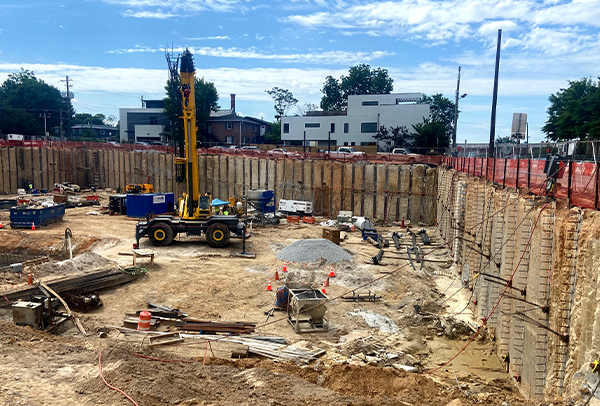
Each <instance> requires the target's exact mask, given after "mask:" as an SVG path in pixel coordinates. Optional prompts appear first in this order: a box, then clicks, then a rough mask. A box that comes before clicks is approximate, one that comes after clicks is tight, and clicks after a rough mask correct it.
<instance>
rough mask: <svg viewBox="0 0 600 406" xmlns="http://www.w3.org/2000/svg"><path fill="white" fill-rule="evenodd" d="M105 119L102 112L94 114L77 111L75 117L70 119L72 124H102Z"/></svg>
mask: <svg viewBox="0 0 600 406" xmlns="http://www.w3.org/2000/svg"><path fill="white" fill-rule="evenodd" d="M105 120H106V116H105V115H104V114H101V113H99V114H94V115H91V114H90V113H77V114H75V117H73V118H72V119H71V124H72V125H78V124H93V125H104V122H105Z"/></svg>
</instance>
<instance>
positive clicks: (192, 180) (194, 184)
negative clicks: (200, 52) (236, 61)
mask: <svg viewBox="0 0 600 406" xmlns="http://www.w3.org/2000/svg"><path fill="white" fill-rule="evenodd" d="M180 66H181V68H180V77H181V87H180V88H179V91H180V92H181V100H182V111H183V114H182V117H181V118H182V120H183V130H184V141H185V157H178V158H175V163H176V164H180V165H184V166H185V172H186V182H187V188H186V193H184V194H183V198H182V199H180V202H179V215H180V216H181V217H182V218H183V219H197V218H200V217H201V215H200V212H199V204H198V201H199V199H200V197H199V194H198V148H197V145H196V131H197V128H196V103H195V98H194V77H195V71H196V70H195V69H194V60H193V59H192V53H191V52H190V51H189V50H187V49H186V50H185V52H184V53H183V55H181V65H180Z"/></svg>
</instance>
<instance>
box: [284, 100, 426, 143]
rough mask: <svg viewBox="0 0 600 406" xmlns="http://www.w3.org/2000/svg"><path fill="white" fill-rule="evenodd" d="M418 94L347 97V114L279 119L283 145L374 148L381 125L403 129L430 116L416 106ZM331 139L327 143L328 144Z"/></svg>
mask: <svg viewBox="0 0 600 406" xmlns="http://www.w3.org/2000/svg"><path fill="white" fill-rule="evenodd" d="M422 98H423V95H422V94H421V93H391V94H378V95H372V94H366V95H355V96H349V97H348V109H347V111H310V112H308V113H307V114H306V115H305V116H299V117H282V118H281V140H282V141H283V142H284V144H287V145H289V144H291V143H297V142H298V141H299V142H300V143H302V141H303V140H306V143H307V146H327V145H328V142H331V145H332V146H354V145H374V144H376V143H377V141H376V140H375V139H374V138H373V136H374V135H375V134H376V133H377V130H378V129H379V127H380V126H386V127H388V128H389V127H396V126H406V128H407V129H408V130H409V131H410V130H412V126H413V124H417V123H420V122H422V121H423V118H424V117H428V116H429V105H428V104H419V103H418V102H419V101H421V100H422ZM329 139H330V141H328V140H329Z"/></svg>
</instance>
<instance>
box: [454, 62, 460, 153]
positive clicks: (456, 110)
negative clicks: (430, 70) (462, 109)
mask: <svg viewBox="0 0 600 406" xmlns="http://www.w3.org/2000/svg"><path fill="white" fill-rule="evenodd" d="M459 94H460V66H459V67H458V80H457V82H456V101H455V102H454V128H453V130H452V152H454V151H455V150H456V124H457V123H458V95H459Z"/></svg>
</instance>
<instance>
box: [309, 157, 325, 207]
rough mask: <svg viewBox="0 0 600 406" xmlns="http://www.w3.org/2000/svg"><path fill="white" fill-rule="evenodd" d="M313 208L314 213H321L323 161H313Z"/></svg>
mask: <svg viewBox="0 0 600 406" xmlns="http://www.w3.org/2000/svg"><path fill="white" fill-rule="evenodd" d="M312 173H313V184H312V194H313V210H314V212H315V214H317V215H321V214H323V161H320V160H319V161H313V169H312Z"/></svg>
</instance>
